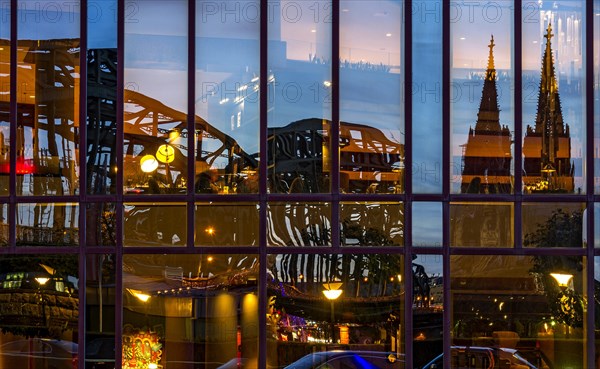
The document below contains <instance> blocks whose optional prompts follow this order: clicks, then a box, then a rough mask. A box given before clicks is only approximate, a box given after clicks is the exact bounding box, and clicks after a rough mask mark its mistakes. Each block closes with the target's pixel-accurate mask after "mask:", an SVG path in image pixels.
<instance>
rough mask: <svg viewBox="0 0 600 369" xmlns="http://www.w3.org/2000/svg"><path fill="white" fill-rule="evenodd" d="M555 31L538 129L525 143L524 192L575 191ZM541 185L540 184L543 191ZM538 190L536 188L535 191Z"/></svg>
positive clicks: (545, 69)
mask: <svg viewBox="0 0 600 369" xmlns="http://www.w3.org/2000/svg"><path fill="white" fill-rule="evenodd" d="M553 36H554V35H553V34H552V27H551V26H550V24H548V28H547V30H546V35H544V38H546V49H545V51H544V55H543V57H542V70H541V78H540V89H539V98H538V106H537V114H536V117H535V128H533V129H532V128H531V126H527V133H526V136H525V139H524V141H523V155H524V156H525V162H524V168H523V169H524V171H525V173H524V181H525V185H526V188H525V190H526V191H527V190H531V191H540V190H543V191H557V190H560V191H569V192H570V191H572V190H573V187H574V185H573V169H574V168H573V166H572V164H571V139H570V137H569V125H568V124H567V125H566V124H564V122H563V116H562V110H561V106H560V96H559V94H558V81H557V79H556V72H555V69H554V60H553V56H552V46H551V39H552V37H553ZM539 183H541V188H538V187H540V185H539ZM534 186H535V187H534Z"/></svg>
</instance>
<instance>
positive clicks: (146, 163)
mask: <svg viewBox="0 0 600 369" xmlns="http://www.w3.org/2000/svg"><path fill="white" fill-rule="evenodd" d="M140 167H141V168H142V172H144V173H151V172H154V171H155V170H156V168H158V161H157V160H156V158H155V157H154V155H145V156H144V157H142V158H141V159H140Z"/></svg>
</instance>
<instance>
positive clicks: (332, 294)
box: [323, 282, 343, 343]
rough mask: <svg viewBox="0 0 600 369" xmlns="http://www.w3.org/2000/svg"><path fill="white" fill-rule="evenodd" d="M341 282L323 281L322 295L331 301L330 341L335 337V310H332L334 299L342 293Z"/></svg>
mask: <svg viewBox="0 0 600 369" xmlns="http://www.w3.org/2000/svg"><path fill="white" fill-rule="evenodd" d="M341 287H342V282H333V283H324V284H323V288H325V289H324V290H323V295H325V297H326V298H327V300H329V301H330V302H331V322H330V323H331V343H333V342H334V337H335V310H334V301H335V300H336V299H337V298H339V297H340V296H341V295H342V292H343V290H341V289H340V288H341Z"/></svg>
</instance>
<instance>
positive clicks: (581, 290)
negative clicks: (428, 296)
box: [449, 255, 591, 368]
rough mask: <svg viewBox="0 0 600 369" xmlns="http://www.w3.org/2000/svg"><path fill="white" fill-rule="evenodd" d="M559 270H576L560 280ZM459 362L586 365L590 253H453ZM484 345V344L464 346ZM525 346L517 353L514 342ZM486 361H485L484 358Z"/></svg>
mask: <svg viewBox="0 0 600 369" xmlns="http://www.w3.org/2000/svg"><path fill="white" fill-rule="evenodd" d="M552 273H561V274H563V275H569V280H568V282H565V283H564V285H560V286H559V283H558V282H557V280H556V279H555V278H553V276H551V274H552ZM450 275H451V276H452V277H451V280H450V283H451V301H450V304H451V305H450V306H451V307H452V321H451V322H449V323H450V324H449V326H450V327H453V328H452V335H451V337H452V344H453V345H454V348H453V349H452V350H451V351H452V358H451V362H452V365H453V367H454V365H456V366H457V367H458V366H463V365H466V363H467V360H469V361H470V362H471V363H473V360H475V361H476V362H477V366H476V367H488V366H489V365H491V364H490V363H494V362H496V363H500V367H504V366H503V365H506V367H513V366H514V367H517V366H518V367H532V366H531V365H529V364H528V363H527V362H529V363H531V364H533V365H535V367H536V368H548V367H554V368H562V367H579V368H589V367H591V366H590V365H585V357H586V355H585V353H584V346H585V345H584V344H583V342H584V337H585V336H584V332H585V328H584V325H585V320H586V317H585V313H584V311H585V310H586V309H585V304H586V303H585V301H586V299H587V296H586V294H585V285H586V283H585V275H586V272H585V260H584V259H583V258H581V257H579V256H567V257H565V256H487V255H486V256H466V255H465V256H451V257H450ZM464 346H477V347H466V348H465V347H464ZM515 348H516V349H517V350H518V352H517V354H516V355H514V354H513V353H512V352H511V351H510V349H515ZM482 365H483V366H482Z"/></svg>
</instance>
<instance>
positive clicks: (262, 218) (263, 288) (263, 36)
mask: <svg viewBox="0 0 600 369" xmlns="http://www.w3.org/2000/svg"><path fill="white" fill-rule="evenodd" d="M258 1H260V33H259V38H260V41H259V45H260V56H259V59H260V60H259V64H260V72H259V73H260V74H259V75H260V77H259V78H260V79H259V90H258V91H259V153H258V155H259V158H260V161H259V163H260V164H259V167H258V173H259V176H258V180H259V189H258V191H259V202H258V214H259V218H258V225H259V228H258V251H259V264H258V265H259V269H258V270H259V276H258V280H259V281H260V283H259V284H258V326H259V329H258V367H259V368H266V367H267V332H266V326H267V298H268V296H267V269H266V268H267V174H268V172H267V169H268V168H267V159H268V158H267V140H268V121H267V118H268V115H267V112H268V104H267V102H268V100H267V99H268V90H267V89H268V84H267V80H268V73H269V66H268V62H269V59H268V43H269V33H268V21H269V3H268V0H258Z"/></svg>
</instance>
